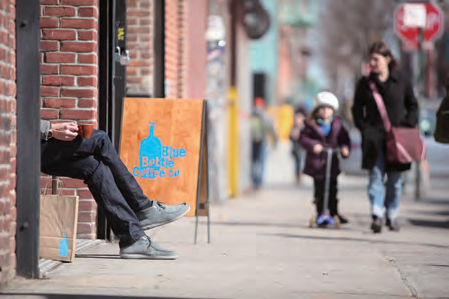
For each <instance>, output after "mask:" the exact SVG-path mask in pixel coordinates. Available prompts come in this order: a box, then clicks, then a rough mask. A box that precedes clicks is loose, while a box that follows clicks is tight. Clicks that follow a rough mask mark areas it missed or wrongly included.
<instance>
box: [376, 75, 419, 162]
mask: <svg viewBox="0 0 449 299" xmlns="http://www.w3.org/2000/svg"><path fill="white" fill-rule="evenodd" d="M369 86H370V88H371V91H372V92H373V96H374V99H375V100H376V104H377V108H378V109H379V113H380V116H381V117H382V121H383V123H384V126H385V131H386V143H387V145H386V150H387V153H386V156H387V161H388V162H392V163H402V164H406V163H412V162H420V161H423V160H424V159H425V157H426V144H425V143H424V140H423V138H422V137H421V134H420V133H419V129H418V127H417V126H415V127H413V128H407V127H393V126H392V125H391V122H390V120H389V118H388V114H387V110H386V108H385V104H384V101H383V99H382V96H381V95H380V93H379V91H378V90H377V87H376V84H375V83H374V82H373V81H371V80H370V81H369Z"/></svg>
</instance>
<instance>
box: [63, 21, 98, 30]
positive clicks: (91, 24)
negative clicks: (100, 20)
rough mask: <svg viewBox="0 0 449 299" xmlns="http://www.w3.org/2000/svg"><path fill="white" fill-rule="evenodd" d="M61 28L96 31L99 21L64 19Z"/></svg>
mask: <svg viewBox="0 0 449 299" xmlns="http://www.w3.org/2000/svg"><path fill="white" fill-rule="evenodd" d="M61 28H76V29H96V28H97V21H96V20H95V19H76V18H63V19H62V20H61Z"/></svg>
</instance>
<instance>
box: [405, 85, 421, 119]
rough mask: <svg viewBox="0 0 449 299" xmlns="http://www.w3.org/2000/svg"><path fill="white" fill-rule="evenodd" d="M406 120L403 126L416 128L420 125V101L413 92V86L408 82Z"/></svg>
mask: <svg viewBox="0 0 449 299" xmlns="http://www.w3.org/2000/svg"><path fill="white" fill-rule="evenodd" d="M404 100H405V103H404V104H405V110H406V114H405V118H404V120H403V121H402V125H404V126H406V127H414V126H416V125H417V124H418V101H417V100H416V97H415V94H414V92H413V88H412V85H411V84H410V83H409V82H407V83H406V87H405V99H404Z"/></svg>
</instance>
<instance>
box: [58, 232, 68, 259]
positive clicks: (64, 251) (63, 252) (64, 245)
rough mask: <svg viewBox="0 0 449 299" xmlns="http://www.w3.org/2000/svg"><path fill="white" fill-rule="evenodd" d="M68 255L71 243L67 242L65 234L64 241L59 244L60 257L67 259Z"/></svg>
mask: <svg viewBox="0 0 449 299" xmlns="http://www.w3.org/2000/svg"><path fill="white" fill-rule="evenodd" d="M68 255H69V241H67V239H66V238H65V234H64V235H63V238H62V240H61V241H60V242H59V256H60V257H67V256H68Z"/></svg>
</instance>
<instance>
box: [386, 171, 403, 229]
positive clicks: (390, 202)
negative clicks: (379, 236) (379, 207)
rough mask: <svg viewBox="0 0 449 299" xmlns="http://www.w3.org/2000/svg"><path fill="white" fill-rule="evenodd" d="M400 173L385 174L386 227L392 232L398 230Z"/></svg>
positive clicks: (401, 180)
mask: <svg viewBox="0 0 449 299" xmlns="http://www.w3.org/2000/svg"><path fill="white" fill-rule="evenodd" d="M402 183H403V178H402V173H401V172H399V171H388V172H387V183H386V193H385V207H386V215H387V219H388V220H389V221H388V223H387V224H388V226H389V227H390V229H392V230H399V226H398V223H397V216H398V214H399V202H400V200H401V196H402Z"/></svg>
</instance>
